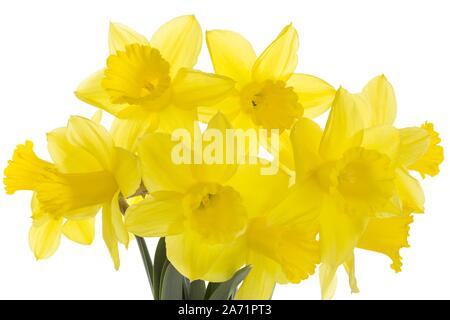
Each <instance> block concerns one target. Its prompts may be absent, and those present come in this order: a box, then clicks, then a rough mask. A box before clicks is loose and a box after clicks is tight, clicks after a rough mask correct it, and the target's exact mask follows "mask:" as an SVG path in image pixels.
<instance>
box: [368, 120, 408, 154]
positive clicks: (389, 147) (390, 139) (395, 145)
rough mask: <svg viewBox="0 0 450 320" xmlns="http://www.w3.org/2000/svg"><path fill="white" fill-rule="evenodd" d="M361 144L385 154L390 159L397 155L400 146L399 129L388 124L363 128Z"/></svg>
mask: <svg viewBox="0 0 450 320" xmlns="http://www.w3.org/2000/svg"><path fill="white" fill-rule="evenodd" d="M361 146H362V147H364V148H366V149H369V150H375V151H378V152H379V153H381V154H385V155H387V156H388V157H389V158H390V159H391V160H395V159H396V158H397V156H398V151H399V148H400V133H399V130H397V129H396V128H394V127H392V126H390V125H380V126H376V127H371V128H369V129H366V130H364V137H363V140H362V143H361Z"/></svg>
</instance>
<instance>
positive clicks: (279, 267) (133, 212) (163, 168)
mask: <svg viewBox="0 0 450 320" xmlns="http://www.w3.org/2000/svg"><path fill="white" fill-rule="evenodd" d="M229 128H231V127H230V124H229V123H228V122H227V120H226V118H225V117H224V116H223V115H222V114H220V113H219V114H217V115H216V116H215V117H214V118H212V119H211V121H210V122H209V125H208V128H207V129H206V131H205V132H204V133H203V134H204V135H205V134H208V130H210V129H218V130H220V131H222V132H225V130H226V129H229ZM173 148H174V142H172V141H171V139H170V136H168V135H166V134H162V133H153V134H150V135H148V136H145V137H144V138H142V140H141V143H140V145H139V148H138V154H139V157H140V159H141V162H142V169H143V181H144V184H145V185H146V187H147V188H148V189H149V190H153V191H154V192H152V193H151V195H150V197H149V198H147V199H145V200H143V201H142V202H140V203H139V204H136V205H133V206H131V207H130V208H128V210H127V211H126V218H125V224H126V226H127V229H128V230H129V231H130V232H132V233H134V234H136V235H139V236H143V237H163V236H164V237H166V246H167V256H168V258H169V260H170V261H171V263H172V264H173V265H174V266H175V267H176V268H177V269H178V270H179V271H180V272H181V273H182V274H183V275H185V276H186V277H188V278H189V279H191V280H195V279H205V280H208V281H213V282H221V281H225V280H227V279H229V278H230V277H231V276H232V275H233V273H234V272H235V271H236V270H237V269H238V268H239V267H241V266H242V265H243V264H247V265H251V266H252V269H251V271H250V273H249V275H248V276H247V277H246V279H245V280H244V283H243V285H242V287H241V289H240V290H239V292H238V293H237V296H236V298H238V299H250V298H251V299H268V298H270V297H271V295H272V291H273V289H274V286H275V283H276V282H281V283H285V282H287V281H290V282H299V281H300V280H303V279H305V278H307V277H308V276H309V275H310V274H312V273H314V269H315V265H316V264H317V263H318V262H319V250H318V243H317V241H316V234H317V224H315V223H311V224H309V223H306V221H300V219H297V220H296V222H295V223H293V221H288V220H284V219H283V218H282V217H283V215H284V213H285V212H286V210H289V209H290V210H291V211H292V210H293V206H292V204H293V202H289V201H292V199H293V198H292V197H289V198H288V197H287V194H288V180H289V177H288V175H287V174H285V173H283V172H282V171H279V172H278V173H277V174H276V175H266V176H264V175H261V167H262V166H263V165H264V164H245V165H239V166H236V165H233V164H192V165H187V164H186V165H184V164H179V165H175V164H174V163H173V161H172V160H171V150H173ZM203 148H208V146H207V145H206V146H203ZM284 198H286V199H289V201H283V202H280V201H281V200H282V199H284ZM295 200H296V199H295ZM288 204H289V205H288ZM298 207H301V205H300V206H299V205H297V210H298Z"/></svg>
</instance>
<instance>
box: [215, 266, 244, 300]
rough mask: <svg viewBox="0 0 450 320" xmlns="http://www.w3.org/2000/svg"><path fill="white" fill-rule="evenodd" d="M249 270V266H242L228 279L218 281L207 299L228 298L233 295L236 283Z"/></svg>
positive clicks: (239, 281) (238, 282) (242, 278)
mask: <svg viewBox="0 0 450 320" xmlns="http://www.w3.org/2000/svg"><path fill="white" fill-rule="evenodd" d="M249 271H250V267H249V266H247V267H244V268H242V269H241V270H239V271H238V272H236V273H235V274H234V275H233V277H232V278H231V279H230V280H228V281H225V282H222V283H219V284H218V285H217V288H216V289H215V290H214V291H213V292H212V293H211V295H210V296H209V300H228V299H230V298H231V297H232V296H233V295H234V292H235V291H236V289H237V287H238V285H239V284H240V283H241V282H242V281H243V280H244V279H245V277H246V276H247V274H248V273H249Z"/></svg>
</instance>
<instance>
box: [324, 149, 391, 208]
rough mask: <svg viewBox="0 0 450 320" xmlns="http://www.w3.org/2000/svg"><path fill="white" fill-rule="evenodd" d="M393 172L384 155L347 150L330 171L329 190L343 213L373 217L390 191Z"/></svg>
mask: <svg viewBox="0 0 450 320" xmlns="http://www.w3.org/2000/svg"><path fill="white" fill-rule="evenodd" d="M394 177H395V175H394V169H393V168H392V166H391V164H390V160H389V158H388V157H387V156H385V155H383V154H381V153H379V152H376V151H373V150H366V149H363V148H353V149H350V150H349V151H347V152H346V153H345V154H344V156H343V158H342V159H341V160H339V161H338V162H337V163H336V165H335V167H334V169H332V170H331V188H332V192H333V191H335V192H336V193H337V194H338V195H339V198H340V199H341V200H342V203H343V204H344V206H345V209H346V210H347V212H350V213H357V214H362V215H369V216H370V215H374V214H375V213H377V212H378V211H380V210H381V209H382V208H383V206H384V205H385V204H386V202H387V201H389V199H390V198H391V197H392V195H393V192H394Z"/></svg>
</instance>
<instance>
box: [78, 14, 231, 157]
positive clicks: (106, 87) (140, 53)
mask: <svg viewBox="0 0 450 320" xmlns="http://www.w3.org/2000/svg"><path fill="white" fill-rule="evenodd" d="M201 45H202V31H201V28H200V26H199V24H198V22H197V20H196V19H195V17H194V16H181V17H178V18H175V19H173V20H171V21H169V22H167V23H166V24H164V25H163V26H161V27H160V28H159V29H158V30H157V31H156V32H155V33H154V34H153V36H152V38H151V39H150V40H147V39H146V38H145V37H144V36H143V35H141V34H139V33H137V32H135V31H133V30H131V29H130V28H128V27H126V26H124V25H121V24H118V23H111V25H110V31H109V50H110V56H109V57H108V59H107V63H106V68H104V69H102V70H100V71H98V72H96V73H95V74H93V75H92V76H90V77H89V78H87V79H86V80H85V81H83V82H82V83H81V84H80V86H79V87H78V89H77V90H76V96H77V97H78V98H79V99H81V100H83V101H85V102H87V103H89V104H91V105H94V106H96V107H98V108H101V109H103V110H106V111H107V112H109V113H111V114H113V115H115V116H116V117H118V118H120V119H119V120H116V121H115V123H114V125H113V129H112V130H113V132H115V136H116V137H117V139H116V143H117V145H118V146H120V147H123V148H125V149H128V150H135V148H136V143H137V140H138V139H137V138H139V137H140V136H142V135H143V134H145V133H147V132H150V131H153V130H155V129H156V128H159V130H161V131H165V132H172V130H173V129H177V128H192V126H193V122H194V121H195V120H196V119H197V110H196V107H197V105H199V104H201V105H209V104H212V103H217V102H218V101H220V99H222V98H223V97H224V96H225V94H226V93H227V92H228V91H230V90H232V89H233V87H234V82H233V81H232V80H231V79H229V78H227V77H224V76H219V75H214V74H210V73H204V72H201V71H197V70H193V69H192V67H193V66H194V65H195V64H196V62H197V58H198V55H199V53H200V49H201ZM136 137H137V138H136Z"/></svg>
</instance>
